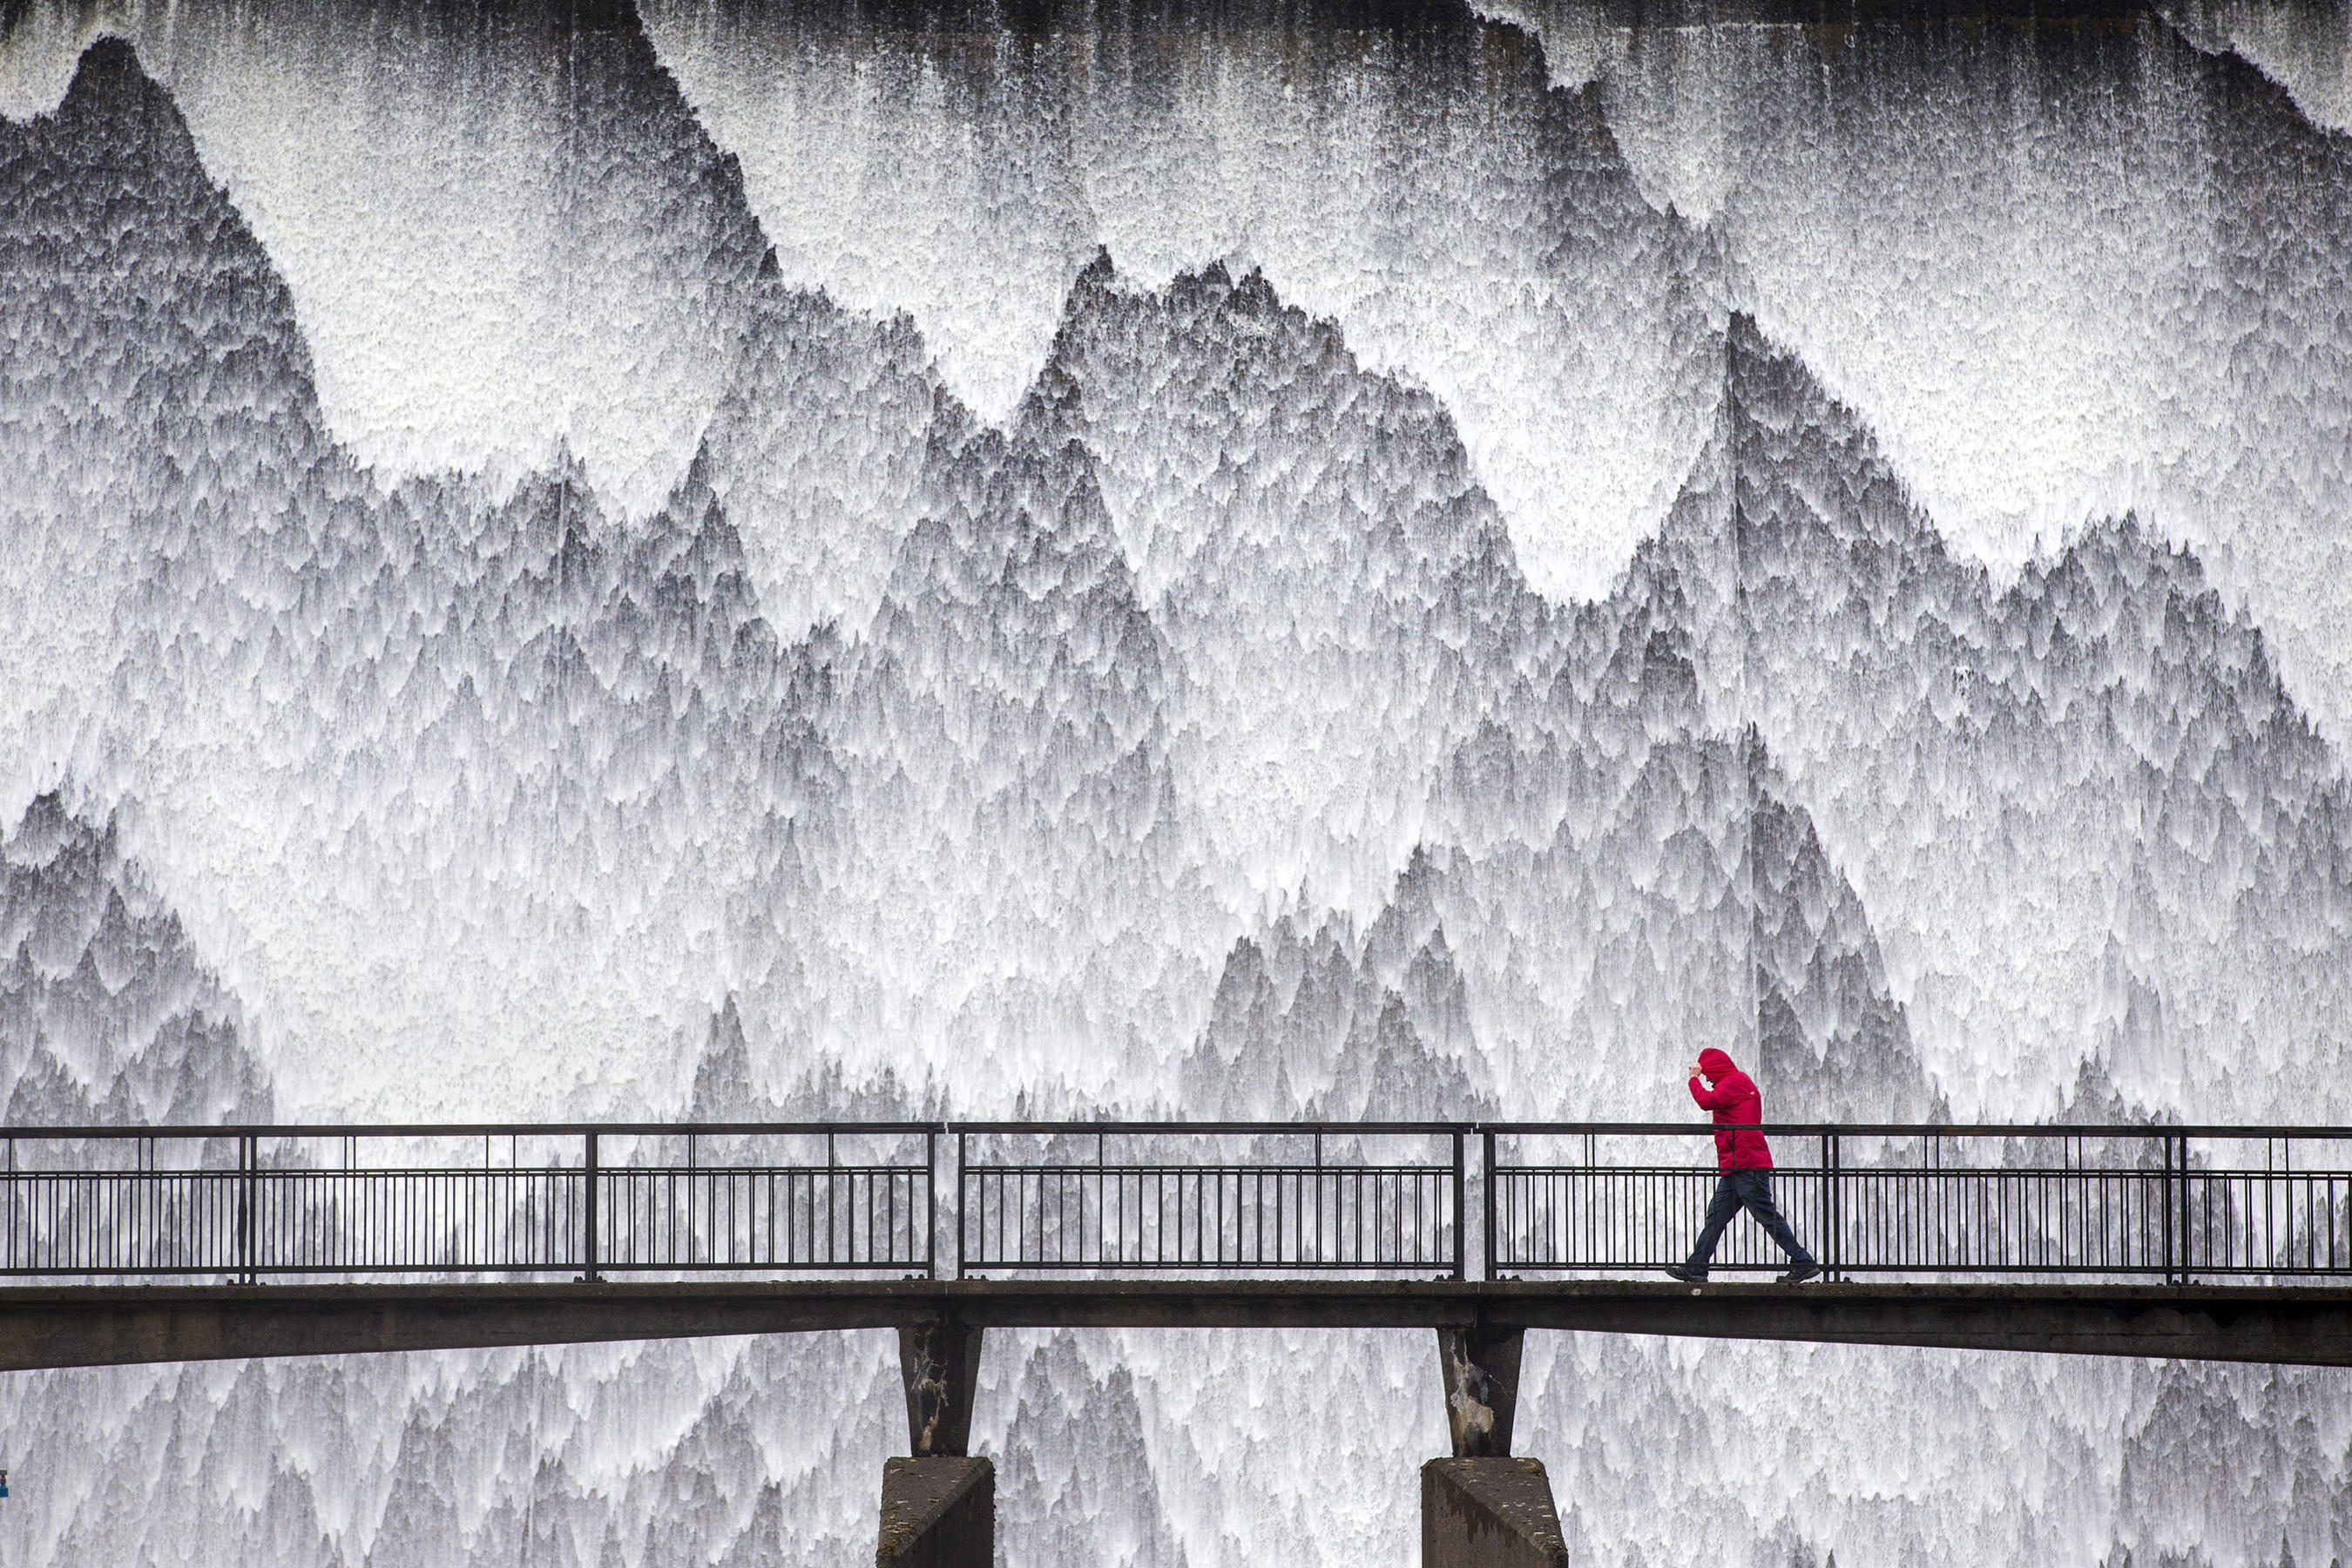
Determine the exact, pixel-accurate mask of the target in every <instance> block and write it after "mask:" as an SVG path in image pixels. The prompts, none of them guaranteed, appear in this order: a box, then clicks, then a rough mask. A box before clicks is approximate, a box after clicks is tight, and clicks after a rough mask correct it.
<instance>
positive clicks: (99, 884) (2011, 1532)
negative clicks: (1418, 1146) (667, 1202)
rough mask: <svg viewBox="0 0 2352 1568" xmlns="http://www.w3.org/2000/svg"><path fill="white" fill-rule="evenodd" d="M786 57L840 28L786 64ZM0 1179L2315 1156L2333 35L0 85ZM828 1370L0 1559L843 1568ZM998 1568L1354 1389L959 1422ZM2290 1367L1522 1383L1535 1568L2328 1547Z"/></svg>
mask: <svg viewBox="0 0 2352 1568" xmlns="http://www.w3.org/2000/svg"><path fill="white" fill-rule="evenodd" d="M845 15H855V16H857V17H858V19H856V20H850V21H845V20H844V19H843V17H844V16H845ZM0 27H5V29H6V30H5V35H0V824H5V826H0V1101H5V1105H6V1108H7V1114H8V1118H9V1120H11V1121H67V1120H76V1121H79V1120H88V1119H105V1120H118V1121H147V1120H158V1119H170V1120H176V1121H207V1120H215V1119H223V1118H229V1117H243V1118H252V1117H261V1116H268V1115H277V1116H281V1117H289V1118H296V1117H300V1118H309V1117H317V1118H331V1119H346V1118H371V1117H376V1118H381V1117H393V1116H399V1117H415V1118H434V1117H444V1118H454V1117H467V1118H478V1117H479V1118H488V1117H536V1116H549V1115H556V1114H567V1115H568V1114H588V1113H597V1112H606V1111H612V1110H618V1109H626V1110H629V1111H631V1112H633V1113H641V1114H644V1113H650V1114H677V1115H684V1114H687V1113H689V1112H691V1113H695V1114H703V1115H740V1114H755V1113H770V1112H778V1111H781V1112H787V1113H792V1114H803V1113H818V1112H824V1113H832V1114H861V1113H881V1112H905V1111H909V1110H921V1111H926V1112H940V1111H948V1112H953V1113H957V1114H990V1113H1003V1112H1009V1111H1013V1110H1024V1111H1032V1112H1039V1113H1056V1114H1058V1113H1074V1114H1075V1113H1091V1112H1095V1111H1098V1110H1119V1111H1127V1112H1134V1113H1171V1112H1181V1113H1187V1114H1192V1115H1195V1116H1204V1115H1220V1116H1223V1115H1236V1116H1240V1115H1247V1116H1286V1115H1294V1114H1300V1113H1307V1112H1313V1113H1318V1114H1325V1115H1332V1116H1357V1115H1377V1116H1399V1115H1408V1116H1436V1115H1444V1116H1457V1115H1469V1114H1483V1113H1500V1114H1507V1115H1511V1116H1526V1117H1534V1116H1550V1115H1564V1116H1612V1117H1613V1116H1627V1117H1635V1116H1638V1117H1651V1116H1659V1115H1678V1114H1681V1113H1682V1111H1681V1109H1680V1108H1679V1096H1680V1093H1681V1089H1680V1085H1679V1079H1678V1077H1677V1075H1676V1071H1675V1069H1676V1068H1677V1067H1678V1066H1679V1064H1681V1063H1683V1062H1685V1061H1686V1060H1687V1059H1688V1058H1689V1057H1690V1055H1691V1054H1692V1051H1693V1049H1694V1048H1695V1047H1696V1046H1698V1045H1705V1044H1719V1045H1724V1046H1726V1047H1727V1048H1729V1049H1731V1050H1732V1051H1733V1052H1734V1054H1735V1055H1738V1056H1741V1057H1742V1058H1743V1059H1748V1060H1753V1061H1756V1062H1758V1063H1759V1064H1760V1067H1761V1072H1762V1076H1763V1078H1764V1079H1765V1083H1766V1086H1767V1092H1768V1097H1769V1100H1768V1103H1769V1105H1770V1107H1771V1110H1773V1111H1774V1113H1775V1114H1776V1115H1784V1116H1790V1117H1815V1116H1819V1117H1838V1118H1845V1119H1876V1118H1882V1117H1886V1118H1894V1117H1902V1118H1911V1117H1918V1116H1924V1115H1928V1114H1938V1113H1942V1114H1951V1115H1956V1116H1963V1117H1976V1116H1984V1117H1989V1118H1999V1119H2015V1120H2026V1119H2032V1118H2038V1117H2050V1116H2075V1117H2084V1118H2108V1117H2141V1116H2165V1115H2177V1116H2181V1117H2186V1118H2189V1119H2191V1120H2198V1119H2221V1118H2228V1117H2263V1118H2274V1119H2279V1120H2293V1121H2319V1120H2346V1119H2352V1095H2347V1090H2346V1089H2345V1088H2344V1087H2343V1084H2344V1071H2343V1069H2344V1063H2345V1059H2346V1058H2345V1050H2346V1047H2347V1039H2348V1038H2352V951H2347V943H2352V795H2347V782H2346V772H2345V767H2344V757H2345V755H2346V750H2345V748H2346V745H2347V734H2352V633H2347V631H2346V629H2345V628H2346V626H2347V624H2352V589H2347V582H2352V278H2347V267H2352V142H2347V137H2346V135H2345V133H2344V132H2345V128H2346V127H2347V122H2352V110H2347V104H2352V88H2347V80H2352V79H2347V74H2346V61H2347V58H2352V47H2347V39H2352V27H2348V26H2347V19H2346V17H2345V16H2343V15H2342V14H2341V13H2340V12H2334V11H2323V10H2310V9H2298V10H2294V11H2292V12H2286V11H2278V10H2271V9H2267V8H2262V7H2253V6H2242V5H2223V4H2214V5H2203V6H2188V7H2182V8H2180V9H2179V10H2178V11H2176V12H2173V13H2170V14H2168V16H2165V17H2162V18H2157V17H2141V18H2137V19H2126V20H2125V21H2123V22H2121V23H2114V22H2108V21H2098V22H2095V23H2072V24H2067V25H2063V26H2058V25H2053V26H2040V27H2034V26H2021V25H2020V26H2011V25H2007V24H2003V25H2000V26H1959V25H1955V26H1915V25H1902V26H1896V25H1872V24H1864V25H1863V26H1857V27H1853V28H1828V29H1822V28H1811V29H1807V28H1798V27H1784V26H1771V25H1761V24H1748V23H1743V24H1739V25H1723V26H1668V25H1664V24H1663V23H1661V24H1660V25H1655V26H1649V27H1629V26H1623V25H1622V16H1620V14H1619V12H1618V10H1617V9H1615V8H1609V7H1602V8H1598V9H1590V10H1588V9H1584V8H1580V7H1578V6H1575V5H1564V4H1562V5H1550V4H1528V5H1498V6H1497V8H1496V13H1495V14H1494V15H1491V16H1478V15H1474V14H1473V13H1471V12H1468V11H1465V10H1454V9H1449V8H1447V7H1446V6H1445V5H1432V6H1429V7H1425V8H1415V9H1413V10H1412V13H1411V14H1410V15H1406V14H1404V13H1402V12H1393V11H1388V10H1378V9H1361V10H1360V9H1355V8H1351V7H1350V6H1349V5H1343V4H1339V3H1338V0H1332V3H1330V4H1328V5H1302V6H1296V7H1288V6H1286V7H1280V8H1273V9H1268V10H1266V11H1265V12H1263V13H1259V12H1253V11H1250V10H1248V9H1247V8H1245V7H1244V6H1239V5H1233V6H1222V7H1218V8H1216V9H1214V10H1211V11H1202V12H1199V13H1193V12H1188V11H1183V10H1181V9H1173V10H1168V11H1159V10H1142V11H1137V12H1134V13H1132V14H1129V13H1126V12H1119V11H1112V12H1108V13H1104V14H1100V15H1097V14H1093V13H1088V14H1084V15H1081V14H1080V13H1077V12H1076V11H1073V12H1070V13H1068V14H1066V15H1064V14H1061V13H1056V12H1054V11H1052V10H1050V9H1046V8H1035V9H1024V10H1022V11H1020V12H1019V13H1018V14H1017V15H1008V16H999V15H996V14H992V13H969V14H968V13H963V12H960V11H956V10H954V9H953V8H952V7H938V8H932V9H929V10H923V11H919V12H916V11H908V12H905V13H901V12H898V11H891V10H876V11H872V12H867V13H864V14H857V13H854V12H849V11H846V10H845V8H843V7H837V6H832V5H808V6H805V7H794V6H792V5H733V4H721V3H711V4H697V3H694V0H646V4H645V5H643V7H642V9H641V13H640V12H634V11H631V10H629V9H628V8H627V7H626V6H625V5H614V6H608V7H603V8H600V7H598V6H595V5H582V6H562V7H555V8H552V9H550V10H547V11H543V12H542V11H540V10H534V9H532V8H530V7H529V6H524V7H507V8H498V9H497V10H496V11H495V12H494V13H493V14H489V15H482V14H478V13H477V12H475V11H473V10H471V9H469V8H465V7H406V6H385V7H383V8H380V9H377V8H369V7H365V6H362V5H353V4H331V5H328V4H310V3H304V4H296V3H294V0H273V3H257V4H248V5H217V6H214V5H163V4H160V3H159V4H157V5H154V6H152V8H143V7H142V6H141V5H137V4H129V3H125V4H104V3H100V4H94V5H71V6H64V7H58V6H56V5H52V4H51V3H50V0H24V3H21V4H15V5H0ZM895 1379H896V1369H895V1362H894V1354H893V1347H892V1346H891V1344H890V1343H889V1342H888V1339H887V1336H882V1335H845V1336H840V1337H837V1338H814V1339H808V1340H795V1341H763V1342H748V1341H747V1342H713V1343H705V1344H663V1345H643V1346H619V1347H604V1348H589V1349H580V1350H572V1351H562V1352H500V1353H495V1354H492V1353H484V1354H450V1355H441V1356H415V1357H407V1358H375V1359H367V1358H355V1359H349V1360H329V1361H310V1362H288V1363H251V1364H243V1365H236V1364H231V1365H208V1366H196V1367H188V1368H166V1369H133V1370H122V1371H110V1372H93V1373H72V1374H57V1375H30V1374H16V1375H13V1376H10V1377H8V1378H6V1379H0V1402H5V1403H0V1411H5V1419H4V1420H0V1447H5V1451H0V1462H5V1463H6V1464H7V1465H8V1467H9V1468H10V1472H11V1480H12V1491H13V1492H14V1494H15V1495H13V1496H12V1497H11V1498H10V1499H9V1500H7V1502H6V1503H5V1504H0V1561H5V1562H6V1563H9V1564H11V1565H12V1568H13V1565H16V1564H23V1565H26V1568H33V1565H44V1564H86V1563H168V1564H180V1563H190V1564H194V1563H236V1564H252V1563H270V1564H289V1565H303V1568H308V1565H310V1564H330V1563H334V1564H345V1565H350V1568H357V1565H359V1564H362V1563H367V1564H375V1565H382V1568H392V1565H395V1564H397V1565H403V1568H405V1565H409V1564H416V1565H419V1568H422V1565H426V1564H432V1565H442V1564H457V1563H484V1564H488V1563H498V1564H528V1565H530V1568H568V1565H572V1564H579V1565H582V1568H650V1565H656V1564H663V1565H666V1564H672V1563H676V1564H688V1563H691V1564H704V1563H730V1564H771V1563H778V1564H781V1563H856V1562H858V1561H861V1560H863V1559H864V1558H865V1557H866V1554H867V1553H869V1552H870V1551H871V1541H872V1532H873V1528H874V1527H873V1507H874V1498H875V1492H876V1488H877V1481H878V1476H879V1470H880V1461H881V1459H882V1458H883V1456H884V1455H885V1454H886V1453H887V1452H889V1451H891V1449H892V1448H893V1447H895V1446H896V1444H897V1442H898V1436H897V1433H896V1430H895V1428H896V1423H897V1420H898V1402H897V1389H896V1383H895ZM982 1381H983V1407H982V1411H981V1412H980V1419H979V1421H978V1423H977V1425H976V1427H975V1432H976V1434H977V1436H978V1437H979V1440H980V1441H981V1442H982V1445H983V1446H984V1447H985V1449H986V1451H988V1452H991V1453H992V1454H993V1455H995V1456H996V1458H997V1460H998V1463H999V1465H1000V1467H1001V1479H1000V1482H999V1495H1000V1497H1001V1499H1002V1505H1001V1517H1002V1529H1001V1541H1002V1551H1003V1555H1004V1559H1005V1561H1007V1562H1008V1563H1013V1564H1016V1565H1020V1568H1029V1565H1037V1568H1046V1565H1062V1564H1070V1565H1076V1564H1129V1563H1132V1564H1154V1565H1173V1564H1177V1563H1188V1564H1193V1565H1195V1568H1209V1565H1211V1564H1223V1563H1234V1564H1239V1563H1286V1564H1297V1565H1300V1568H1325V1565H1328V1568H1342V1565H1352V1564H1358V1563H1372V1562H1391V1563H1401V1562H1404V1561H1408V1560H1409V1559H1410V1557H1411V1555H1412V1552H1413V1550H1414V1547H1413V1542H1414V1540H1415V1530H1416V1525H1415V1520H1414V1515H1413V1509H1414V1506H1415V1500H1416V1498H1417V1495H1418V1494H1417V1489H1415V1487H1414V1485H1413V1470H1414V1467H1415V1466H1416V1465H1417V1463H1418V1462H1419V1461H1420V1460H1421V1459H1422V1458H1426V1457H1429V1456H1431V1455H1433V1454H1435V1453H1437V1452H1438V1451H1440V1448H1441V1446H1442V1444H1443V1441H1444V1436H1443V1433H1444V1428H1443V1424H1442V1422H1441V1421H1440V1419H1439V1412H1438V1409H1437V1379H1436V1376H1435V1366H1434V1364H1433V1354H1432V1347H1431V1346H1430V1345H1429V1343H1428V1342H1427V1340H1426V1336H1425V1335H1420V1334H1397V1335H1384V1334H1360V1335H1352V1336H1335V1335H1320V1336H1318V1335H1309V1334H1298V1335H1286V1334H1273V1333H1266V1334H1251V1335H1243V1334H1227V1335H1218V1334H1211V1333H1197V1334H1196V1333H1172V1332H1171V1333H1160V1334H1129V1335H1118V1334H1109V1333H1089V1334H1078V1335H1070V1334H1062V1335H1045V1334H1028V1335H1002V1336H998V1337H997V1338H995V1339H993V1340H992V1342H991V1344H990V1348H989V1351H988V1354H987V1357H986V1361H985V1366H984V1371H983V1373H982ZM2346 1394H2347V1378H2346V1377H2345V1376H2344V1375H2343V1374H2338V1373H2325V1374H2321V1373H2292V1372H2272V1371H2268V1370H2263V1369H2219V1368H2213V1367H2200V1366H2180V1365H2165V1364H2153V1363H2151V1364H2141V1363H2116V1364H2095V1363H2084V1362H2075V1361H2063V1360H2055V1359H2044V1358H2032V1357H2009V1358H1984V1357H1973V1356H1961V1355H1947V1354H1940V1353H1931V1352H1881V1351H1857V1350H1843V1349H1835V1348H1830V1347H1815V1348H1804V1347H1782V1348H1775V1347H1763V1346H1746V1347H1743V1346H1734V1345H1727V1344H1700V1343H1669V1342H1633V1341H1627V1340H1620V1339H1611V1338H1606V1337H1566V1336H1561V1337H1544V1336H1538V1339H1537V1340H1536V1341H1535V1342H1531V1344H1530V1346H1529V1352H1528V1371H1527V1386H1526V1388H1525V1389H1524V1391H1523V1394H1522V1403H1521V1410H1522V1415H1521V1424H1522V1431H1523V1437H1522V1446H1523V1447H1525V1448H1526V1449H1528V1451H1531V1452H1533V1453H1535V1454H1537V1455H1538V1456H1540V1457H1541V1458H1544V1460H1545V1461H1546V1462H1547V1464H1548V1465H1549V1467H1550V1468H1551V1472H1552V1475H1553V1478H1554V1484H1555V1486H1556V1488H1557V1489H1558V1491H1559V1497H1560V1499H1561V1500H1562V1503H1563V1504H1564V1510H1565V1512H1566V1514H1567V1518H1568V1524H1567V1529H1568V1534H1569V1538H1570V1549H1571V1553H1572V1555H1573V1557H1574V1560H1575V1561H1577V1562H1579V1563H1624V1564H1645V1565H1655V1564H1664V1563H1688V1562H1700V1561H1705V1562H1719V1563H1758V1564H1770V1565H1773V1568H1781V1565H1784V1564H1792V1563H1803V1564H1808V1565H1813V1564H1819V1563H1822V1562H1825V1561H1826V1559H1827V1557H1828V1555H1829V1554H1830V1553H1831V1552H1835V1553H1836V1554H1837V1556H1838V1560H1839V1561H1840V1562H1842V1563H1848V1564H1860V1563H2011V1562H2036V1563H2086V1564H2090V1563H2102V1564H2110V1565H2115V1568H2120V1565H2121V1564H2124V1563H2133V1564H2137V1565H2139V1568H2147V1565H2151V1564H2156V1563H2177V1564H2183V1565H2187V1564H2208V1563H2210V1564H2217V1565H2218V1564H2238V1563H2260V1564H2263V1565H2265V1568H2267V1565H2269V1564H2273V1563H2283V1562H2286V1561H2293V1562H2294V1563H2304V1564H2315V1563H2328V1562H2331V1561H2333V1560H2336V1559H2338V1558H2347V1559H2352V1401H2347V1398H2346Z"/></svg>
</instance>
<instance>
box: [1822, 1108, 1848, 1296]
mask: <svg viewBox="0 0 2352 1568" xmlns="http://www.w3.org/2000/svg"><path fill="white" fill-rule="evenodd" d="M1842 1152H1843V1151H1842V1150H1841V1149H1840V1147H1839V1143H1838V1135H1837V1134H1836V1133H1835V1132H1824V1133H1822V1268H1824V1269H1825V1270H1827V1271H1828V1273H1829V1277H1830V1279H1832V1280H1836V1279H1843V1275H1842V1274H1840V1273H1839V1271H1838V1268H1839V1265H1840V1263H1841V1262H1842V1261H1843V1256H1842V1249H1841V1248H1840V1247H1839V1246H1838V1237H1839V1226H1840V1213H1839V1207H1838V1185H1839V1184H1840V1183H1841V1182H1842V1181H1843V1180H1844V1177H1843V1175H1841V1174H1840V1166H1841V1162H1840V1160H1839V1158H1838V1156H1839V1154H1840V1153H1842Z"/></svg>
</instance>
